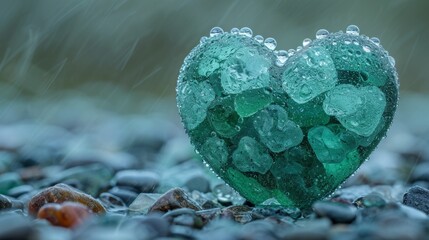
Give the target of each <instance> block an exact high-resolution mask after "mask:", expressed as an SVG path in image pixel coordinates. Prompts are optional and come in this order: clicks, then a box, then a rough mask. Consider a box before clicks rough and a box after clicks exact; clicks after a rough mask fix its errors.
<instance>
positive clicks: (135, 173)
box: [113, 170, 160, 193]
mask: <svg viewBox="0 0 429 240" xmlns="http://www.w3.org/2000/svg"><path fill="white" fill-rule="evenodd" d="M159 180H160V177H159V175H158V174H156V173H153V172H149V171H139V170H123V171H119V172H117V173H116V175H115V177H114V178H113V184H114V185H116V186H119V187H121V186H126V187H131V188H134V189H135V190H136V191H137V192H138V193H152V192H154V191H155V189H156V188H157V187H158V186H159Z"/></svg>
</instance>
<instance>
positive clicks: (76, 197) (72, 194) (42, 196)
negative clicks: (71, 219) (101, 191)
mask: <svg viewBox="0 0 429 240" xmlns="http://www.w3.org/2000/svg"><path fill="white" fill-rule="evenodd" d="M63 202H78V203H81V204H83V205H85V206H87V207H88V208H89V209H90V210H91V211H92V212H93V213H98V214H100V213H105V212H106V209H104V207H103V205H101V204H100V203H99V202H98V201H97V200H96V199H94V198H93V197H91V196H90V195H88V194H85V193H83V192H81V191H79V190H77V189H75V188H72V187H70V186H68V185H66V184H63V183H60V184H57V185H55V186H53V187H49V188H46V189H44V190H42V191H41V192H39V193H38V194H36V195H34V196H33V198H32V199H31V200H30V202H29V203H28V213H29V214H30V215H32V216H36V215H37V213H38V212H39V209H40V208H41V207H43V205H45V204H47V203H63Z"/></svg>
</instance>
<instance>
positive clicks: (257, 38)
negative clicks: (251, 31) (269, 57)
mask: <svg viewBox="0 0 429 240" xmlns="http://www.w3.org/2000/svg"><path fill="white" fill-rule="evenodd" d="M254 38H255V40H256V41H257V42H258V43H263V42H264V37H262V36H261V35H256V36H255V37H254Z"/></svg>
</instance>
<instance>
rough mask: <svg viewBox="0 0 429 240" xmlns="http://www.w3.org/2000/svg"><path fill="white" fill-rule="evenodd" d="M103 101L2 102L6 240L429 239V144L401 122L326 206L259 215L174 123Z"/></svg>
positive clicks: (0, 205) (1, 211) (0, 175)
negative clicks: (113, 107) (118, 108)
mask: <svg viewBox="0 0 429 240" xmlns="http://www.w3.org/2000/svg"><path fill="white" fill-rule="evenodd" d="M100 101H102V100H100V99H97V97H96V96H93V97H92V98H84V97H82V96H73V95H71V96H68V97H65V98H64V99H63V100H62V101H59V102H56V103H52V102H49V106H48V105H46V104H47V101H45V102H43V101H30V100H28V101H26V100H20V101H15V102H13V106H11V103H7V104H4V103H2V104H3V105H2V106H1V109H7V112H6V110H3V112H2V115H1V118H0V239H31V240H35V239H40V240H50V239H52V240H53V239H62V240H78V239H82V240H83V239H103V240H109V239H115V240H128V239H401V240H402V239H429V218H428V214H429V151H428V148H427V146H428V144H429V138H428V137H427V134H421V132H420V133H419V131H417V130H416V131H412V130H410V129H409V128H406V127H404V126H405V125H404V123H403V122H401V120H398V121H396V122H394V125H393V127H392V129H391V130H390V132H389V133H388V136H387V139H385V140H384V141H383V143H382V144H381V146H380V147H379V148H378V149H377V150H376V151H375V152H374V153H373V154H372V155H371V158H370V161H368V162H366V163H365V164H364V165H363V166H362V167H361V168H360V169H359V170H358V171H357V172H356V173H355V174H354V176H352V177H351V178H350V179H348V180H347V181H346V182H345V183H344V184H343V185H342V187H341V188H340V189H338V190H337V191H336V192H334V193H333V194H332V195H331V196H330V197H329V198H327V199H323V200H320V201H318V202H315V203H314V204H313V205H312V207H311V208H309V209H298V208H285V207H281V206H275V205H273V206H270V207H261V206H254V205H252V204H251V203H249V202H247V201H246V200H245V199H243V198H242V197H240V196H239V195H238V194H237V193H236V192H235V191H233V190H232V189H231V188H230V187H228V186H227V185H225V184H224V183H223V181H222V180H220V179H218V178H217V177H216V176H215V175H214V174H212V173H211V172H210V170H209V169H208V168H206V167H205V166H204V164H203V163H202V161H201V160H200V159H199V158H198V157H197V156H196V154H195V153H194V150H193V148H192V146H191V145H190V143H189V140H188V137H187V136H186V135H185V133H184V130H183V127H182V126H181V124H180V122H179V121H178V117H177V116H176V115H177V114H170V115H168V114H166V115H163V114H125V113H118V112H116V111H107V110H105V109H103V108H101V107H99V104H98V103H100ZM158 105H160V106H161V105H162V104H158ZM41 106H44V107H41ZM426 106H427V105H426ZM6 107H8V108H6ZM402 115H405V114H402ZM426 125H427V124H426ZM426 125H424V126H426Z"/></svg>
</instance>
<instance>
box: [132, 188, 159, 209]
mask: <svg viewBox="0 0 429 240" xmlns="http://www.w3.org/2000/svg"><path fill="white" fill-rule="evenodd" d="M160 197H161V194H157V193H140V194H139V195H138V196H137V198H136V199H135V200H134V201H133V202H132V203H131V204H130V206H129V208H128V209H129V211H130V214H146V213H147V212H148V210H149V208H150V207H152V205H153V204H154V203H155V202H156V201H157V200H158V199H159V198H160Z"/></svg>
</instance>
